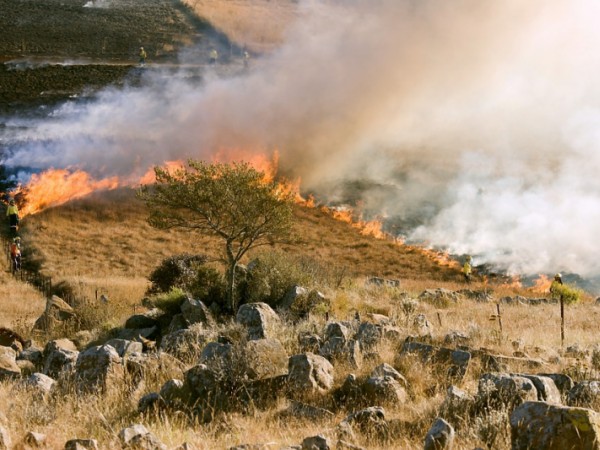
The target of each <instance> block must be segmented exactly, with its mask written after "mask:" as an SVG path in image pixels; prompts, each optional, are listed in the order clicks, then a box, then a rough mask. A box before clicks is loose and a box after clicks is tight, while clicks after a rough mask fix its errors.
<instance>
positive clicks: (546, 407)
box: [510, 401, 600, 450]
mask: <svg viewBox="0 0 600 450" xmlns="http://www.w3.org/2000/svg"><path fill="white" fill-rule="evenodd" d="M510 427H511V438H512V439H511V440H512V447H511V448H512V450H529V449H536V450H563V449H590V450H591V449H598V445H599V444H598V443H599V442H600V416H599V415H598V413H596V412H594V411H592V410H590V409H584V408H571V407H566V406H559V405H552V404H549V403H546V402H537V401H535V402H525V403H523V404H522V405H520V406H518V407H517V408H515V410H514V411H513V412H512V414H511V415H510Z"/></svg>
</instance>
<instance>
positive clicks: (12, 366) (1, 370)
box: [0, 346, 21, 381]
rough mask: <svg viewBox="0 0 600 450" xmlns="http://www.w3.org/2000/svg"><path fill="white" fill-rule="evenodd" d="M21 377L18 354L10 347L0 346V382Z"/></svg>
mask: <svg viewBox="0 0 600 450" xmlns="http://www.w3.org/2000/svg"><path fill="white" fill-rule="evenodd" d="M19 376H21V369H20V367H19V366H18V365H17V353H16V352H15V351H14V350H13V349H12V348H10V347H2V346H0V381H1V380H8V379H11V378H18V377H19Z"/></svg>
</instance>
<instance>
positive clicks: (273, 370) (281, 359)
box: [243, 339, 289, 380]
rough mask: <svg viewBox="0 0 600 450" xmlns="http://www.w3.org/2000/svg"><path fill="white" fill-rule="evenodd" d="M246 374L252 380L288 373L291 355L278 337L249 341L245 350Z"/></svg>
mask: <svg viewBox="0 0 600 450" xmlns="http://www.w3.org/2000/svg"><path fill="white" fill-rule="evenodd" d="M243 360H244V365H245V370H244V372H245V374H246V375H247V376H248V378H249V379H250V380H262V379H265V378H272V377H277V376H279V375H287V373H288V360H289V357H288V355H287V353H286V351H285V349H284V348H283V345H281V343H280V342H279V341H278V340H276V339H257V340H253V341H248V342H247V343H246V346H245V348H244V350H243Z"/></svg>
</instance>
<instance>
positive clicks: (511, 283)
mask: <svg viewBox="0 0 600 450" xmlns="http://www.w3.org/2000/svg"><path fill="white" fill-rule="evenodd" d="M502 286H504V287H506V288H510V289H521V288H522V287H523V283H521V277H520V276H519V275H513V276H511V277H510V278H509V280H508V281H506V282H505V283H503V285H502Z"/></svg>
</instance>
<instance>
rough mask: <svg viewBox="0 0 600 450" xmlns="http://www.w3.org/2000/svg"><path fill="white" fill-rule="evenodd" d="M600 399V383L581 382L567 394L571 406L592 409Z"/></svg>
mask: <svg viewBox="0 0 600 450" xmlns="http://www.w3.org/2000/svg"><path fill="white" fill-rule="evenodd" d="M599 398H600V381H587V380H584V381H580V382H578V383H576V384H575V386H573V388H571V390H570V391H569V392H568V393H567V404H568V405H569V406H584V407H591V405H592V404H593V403H595V402H596V401H597V400H598V399H599Z"/></svg>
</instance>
